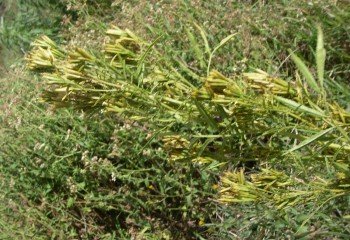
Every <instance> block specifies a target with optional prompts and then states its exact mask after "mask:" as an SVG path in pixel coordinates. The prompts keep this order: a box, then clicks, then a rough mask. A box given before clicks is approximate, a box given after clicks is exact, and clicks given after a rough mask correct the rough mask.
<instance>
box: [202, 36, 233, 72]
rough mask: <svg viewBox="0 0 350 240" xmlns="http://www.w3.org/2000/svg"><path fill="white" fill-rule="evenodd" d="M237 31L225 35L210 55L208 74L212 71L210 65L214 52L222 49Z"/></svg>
mask: <svg viewBox="0 0 350 240" xmlns="http://www.w3.org/2000/svg"><path fill="white" fill-rule="evenodd" d="M236 34H237V33H234V34H231V35H229V36H227V37H225V38H224V39H222V40H221V42H220V43H219V45H217V46H216V47H215V48H214V50H213V51H212V52H211V54H210V57H209V62H208V68H207V75H208V76H209V73H210V65H211V60H212V58H213V55H214V53H215V52H216V51H217V50H218V49H220V48H221V47H222V46H223V45H225V43H227V42H228V41H229V40H231V38H233V37H234V36H235V35H236Z"/></svg>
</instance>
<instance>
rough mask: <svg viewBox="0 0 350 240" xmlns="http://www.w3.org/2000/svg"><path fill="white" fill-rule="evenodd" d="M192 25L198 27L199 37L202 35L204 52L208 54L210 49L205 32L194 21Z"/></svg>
mask: <svg viewBox="0 0 350 240" xmlns="http://www.w3.org/2000/svg"><path fill="white" fill-rule="evenodd" d="M194 26H195V27H196V28H197V29H198V31H199V33H200V34H201V37H202V39H203V42H204V47H205V52H206V53H207V54H208V56H210V53H211V49H210V46H209V43H208V38H207V33H206V32H205V31H204V29H203V28H202V27H201V26H199V25H198V24H197V23H194Z"/></svg>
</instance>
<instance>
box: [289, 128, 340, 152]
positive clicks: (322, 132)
mask: <svg viewBox="0 0 350 240" xmlns="http://www.w3.org/2000/svg"><path fill="white" fill-rule="evenodd" d="M333 129H334V127H331V128H328V129H326V130H323V131H321V132H319V133H316V134H314V135H312V136H311V137H309V138H307V139H305V140H304V141H302V142H301V143H299V144H298V145H297V146H295V147H293V148H291V149H289V150H288V151H287V152H286V153H285V154H284V155H286V154H288V153H291V152H294V151H296V150H298V149H300V148H302V147H305V146H306V145H309V144H310V143H313V142H315V141H316V140H317V139H319V138H320V137H322V136H323V135H325V134H327V133H329V132H330V131H332V130H333Z"/></svg>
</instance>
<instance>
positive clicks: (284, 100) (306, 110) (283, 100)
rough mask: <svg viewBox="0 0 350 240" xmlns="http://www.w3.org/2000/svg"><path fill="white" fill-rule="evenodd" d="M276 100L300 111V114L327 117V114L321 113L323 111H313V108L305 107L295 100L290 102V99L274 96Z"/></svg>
mask: <svg viewBox="0 0 350 240" xmlns="http://www.w3.org/2000/svg"><path fill="white" fill-rule="evenodd" d="M274 99H276V100H277V101H278V102H280V103H282V104H283V105H285V106H287V107H289V108H291V109H293V110H296V111H299V112H303V113H306V114H309V115H313V116H316V117H325V114H324V112H321V111H317V110H315V109H312V108H309V107H307V106H305V105H302V104H300V103H298V102H295V101H293V100H290V99H287V98H283V97H280V96H274Z"/></svg>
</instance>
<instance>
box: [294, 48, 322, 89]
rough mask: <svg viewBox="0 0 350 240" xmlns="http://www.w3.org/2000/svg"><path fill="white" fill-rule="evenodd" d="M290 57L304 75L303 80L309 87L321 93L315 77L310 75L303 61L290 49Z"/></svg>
mask: <svg viewBox="0 0 350 240" xmlns="http://www.w3.org/2000/svg"><path fill="white" fill-rule="evenodd" d="M290 54H291V57H292V60H293V62H294V63H295V65H296V66H297V68H298V69H299V71H300V72H301V74H302V75H303V76H304V77H305V80H306V82H307V84H308V85H309V87H311V88H312V89H313V90H314V91H315V92H317V93H321V89H320V87H319V86H318V85H317V82H316V80H315V78H314V77H313V76H312V74H311V72H310V70H309V69H308V68H307V67H306V65H305V63H304V62H303V61H302V60H301V59H300V58H299V57H298V56H297V55H295V54H294V53H293V52H291V51H290Z"/></svg>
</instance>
